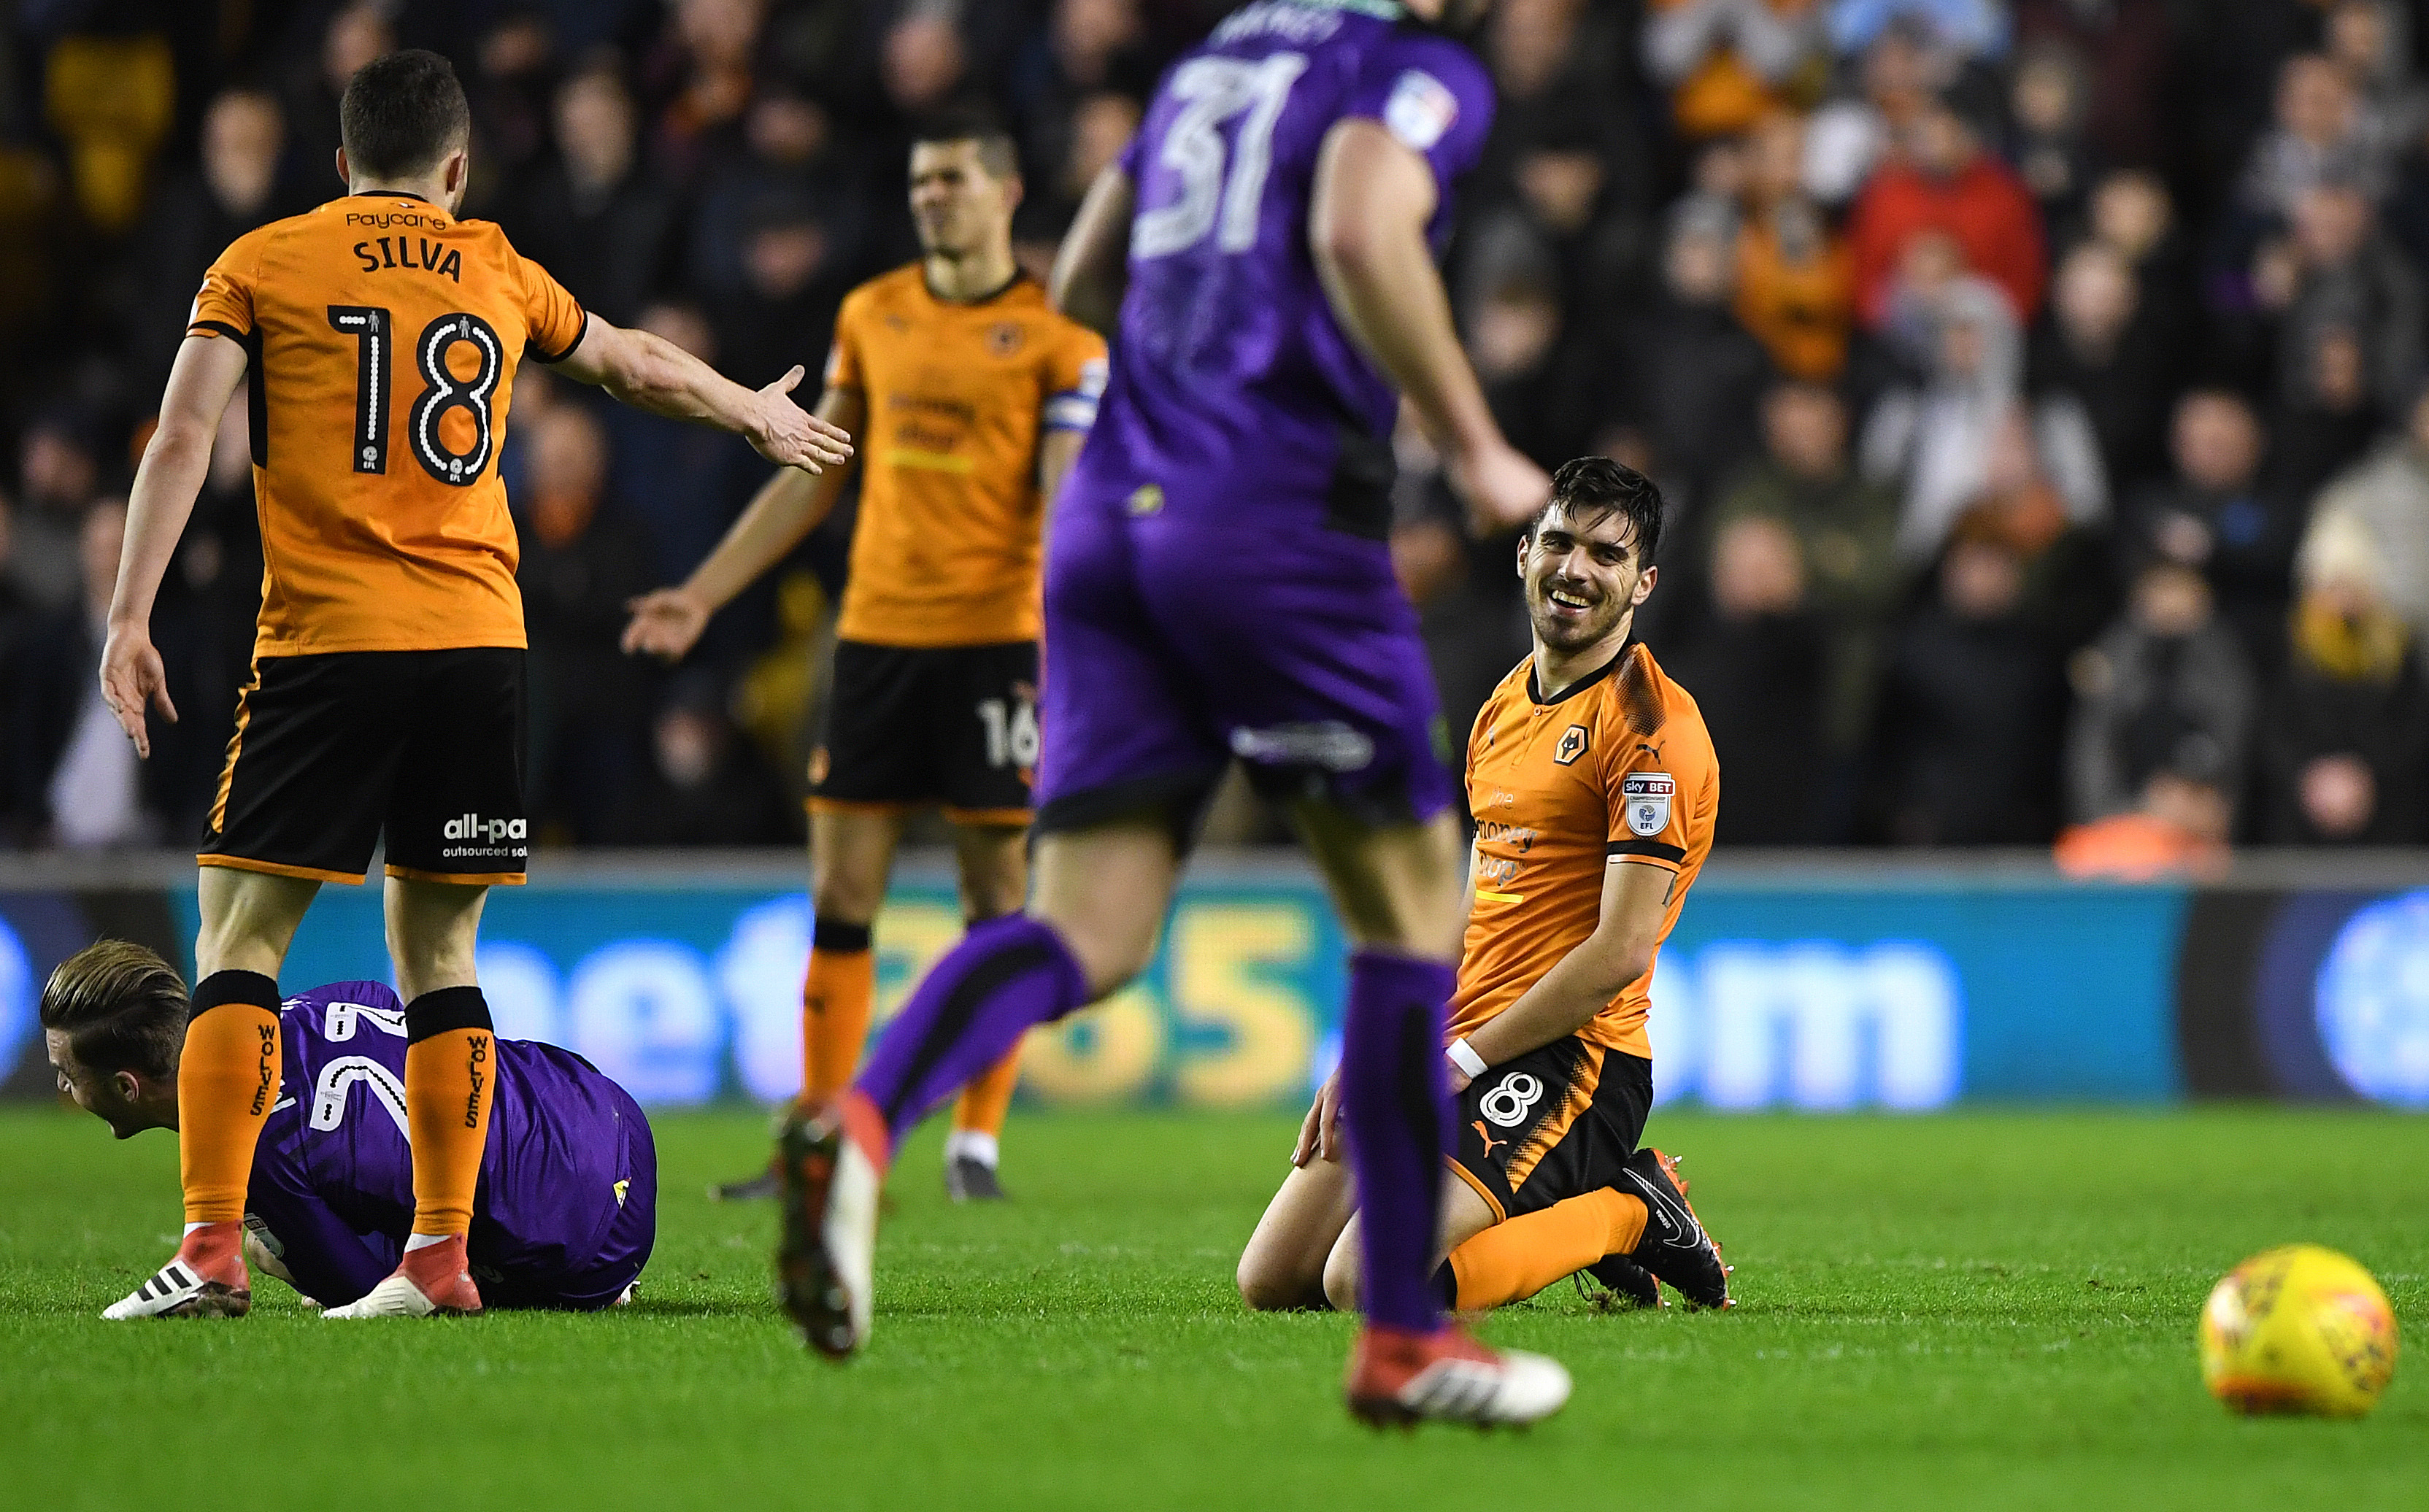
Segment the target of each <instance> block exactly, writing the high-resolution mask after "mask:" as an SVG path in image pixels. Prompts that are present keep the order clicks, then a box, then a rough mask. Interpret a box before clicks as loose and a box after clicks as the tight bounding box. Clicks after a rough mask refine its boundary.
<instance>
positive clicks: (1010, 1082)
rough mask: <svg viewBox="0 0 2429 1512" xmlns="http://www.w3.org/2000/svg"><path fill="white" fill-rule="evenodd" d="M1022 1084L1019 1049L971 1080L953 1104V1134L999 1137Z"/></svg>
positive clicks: (1016, 1047)
mask: <svg viewBox="0 0 2429 1512" xmlns="http://www.w3.org/2000/svg"><path fill="white" fill-rule="evenodd" d="M1019 1085H1020V1046H1018V1045H1014V1046H1013V1047H1012V1051H1011V1053H1010V1054H1008V1055H1006V1056H1005V1057H1004V1058H1003V1059H1002V1060H999V1061H997V1062H996V1063H995V1064H994V1065H991V1066H989V1067H987V1069H986V1070H985V1071H984V1072H983V1073H982V1074H981V1075H979V1076H974V1077H972V1078H971V1079H970V1083H969V1085H968V1086H967V1087H964V1088H963V1089H962V1095H961V1097H960V1099H959V1100H958V1101H956V1102H955V1103H954V1104H953V1132H954V1133H956V1134H968V1133H979V1134H986V1135H991V1136H992V1135H1000V1134H1001V1133H1002V1132H1003V1115H1004V1114H1005V1113H1007V1112H1009V1111H1010V1110H1011V1109H1012V1090H1013V1089H1014V1088H1015V1087H1017V1086H1019Z"/></svg>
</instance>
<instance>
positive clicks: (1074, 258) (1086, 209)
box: [1048, 163, 1138, 337]
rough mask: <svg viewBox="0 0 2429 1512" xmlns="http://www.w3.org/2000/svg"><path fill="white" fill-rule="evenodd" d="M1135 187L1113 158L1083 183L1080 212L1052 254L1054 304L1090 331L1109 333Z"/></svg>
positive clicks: (1123, 283)
mask: <svg viewBox="0 0 2429 1512" xmlns="http://www.w3.org/2000/svg"><path fill="white" fill-rule="evenodd" d="M1137 195H1138V191H1137V188H1136V186H1134V185H1133V184H1132V183H1131V176H1130V174H1128V173H1123V172H1122V169H1121V165H1120V164H1119V163H1112V164H1108V165H1107V166H1106V168H1105V170H1104V172H1102V173H1099V174H1098V175H1097V181H1096V182H1095V183H1094V184H1091V185H1089V186H1088V197H1087V198H1086V199H1084V200H1082V201H1081V202H1080V213H1079V214H1078V215H1077V216H1075V217H1073V218H1072V221H1071V229H1070V230H1069V231H1068V232H1066V233H1065V234H1064V237H1063V245H1062V248H1061V249H1060V250H1059V251H1057V252H1056V253H1055V254H1054V271H1053V273H1052V275H1051V276H1050V278H1049V283H1048V292H1049V295H1051V296H1052V298H1053V301H1054V307H1055V308H1056V309H1058V310H1061V311H1062V312H1063V313H1064V314H1066V315H1067V316H1069V317H1071V319H1073V320H1077V321H1079V322H1080V323H1081V324H1082V325H1084V326H1086V327H1088V328H1089V329H1090V330H1092V331H1095V332H1096V333H1098V334H1099V336H1108V337H1109V336H1112V335H1113V334H1114V321H1115V320H1116V319H1117V318H1119V316H1120V315H1121V311H1122V292H1123V290H1124V288H1126V287H1127V286H1128V284H1129V282H1130V255H1131V211H1132V208H1133V207H1134V202H1135V201H1136V199H1137Z"/></svg>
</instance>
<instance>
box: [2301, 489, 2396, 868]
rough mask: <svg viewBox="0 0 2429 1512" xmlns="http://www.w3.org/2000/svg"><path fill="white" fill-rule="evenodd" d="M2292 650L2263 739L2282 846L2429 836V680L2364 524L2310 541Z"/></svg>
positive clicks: (2382, 842) (2335, 528) (2334, 528)
mask: <svg viewBox="0 0 2429 1512" xmlns="http://www.w3.org/2000/svg"><path fill="white" fill-rule="evenodd" d="M2305 546H2306V550H2305V551H2304V554H2303V560H2302V566H2301V573H2302V583H2303V591H2302V597H2301V600H2300V601H2299V603H2298V605H2297V607H2296V610H2295V615H2294V621H2293V633H2292V637H2291V638H2292V642H2293V646H2292V654H2291V655H2290V657H2289V659H2288V662H2287V666H2286V670H2285V673H2284V675H2283V676H2282V677H2281V678H2280V679H2279V681H2278V684H2277V688H2276V692H2275V694H2274V695H2273V697H2272V698H2271V699H2270V704H2269V712H2268V718H2267V720H2266V722H2265V723H2264V724H2263V725H2262V729H2261V741H2260V776H2261V804H2260V833H2261V838H2262V839H2264V840H2267V841H2270V842H2272V843H2273V844H2278V845H2308V846H2320V845H2369V846H2404V845H2420V844H2421V843H2423V842H2425V841H2429V682H2424V681H2423V678H2422V674H2421V657H2420V652H2419V649H2418V648H2417V647H2416V646H2415V645H2414V644H2413V640H2412V633H2411V627H2410V626H2409V625H2407V624H2406V623H2405V622H2404V616H2402V615H2400V614H2398V613H2396V611H2395V609H2394V607H2393V606H2392V605H2391V604H2390V603H2389V602H2388V598H2387V592H2386V587H2385V575H2384V570H2383V568H2382V567H2381V565H2380V563H2379V561H2378V559H2377V557H2376V555H2375V545H2374V543H2373V541H2372V540H2371V536H2370V534H2369V533H2368V532H2367V531H2366V530H2363V529H2362V528H2360V526H2359V524H2358V522H2354V523H2351V524H2349V525H2331V526H2329V527H2328V528H2326V529H2324V530H2322V531H2320V532H2318V533H2316V534H2314V535H2313V536H2312V537H2311V539H2310V540H2309V541H2307V542H2306V543H2305Z"/></svg>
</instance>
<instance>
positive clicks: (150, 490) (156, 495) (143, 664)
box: [101, 336, 246, 757]
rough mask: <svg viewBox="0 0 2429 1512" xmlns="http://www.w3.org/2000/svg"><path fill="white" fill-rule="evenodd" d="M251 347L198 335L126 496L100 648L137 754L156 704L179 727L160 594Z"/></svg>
mask: <svg viewBox="0 0 2429 1512" xmlns="http://www.w3.org/2000/svg"><path fill="white" fill-rule="evenodd" d="M245 360H246V359H245V350H244V343H242V342H240V341H231V340H228V339H226V338H225V337H212V336H190V337H186V340H185V343H184V344H183V345H182V346H180V347H178V349H177V360H176V365H175V366H174V367H173V368H171V369H170V370H169V387H168V391H167V392H166V393H164V394H162V395H161V396H160V422H159V426H158V428H157V429H156V430H154V431H153V433H152V440H151V442H150V444H148V445H147V446H145V447H144V448H143V460H142V462H141V463H140V464H139V465H138V466H137V467H136V469H135V486H134V488H133V489H131V490H130V491H129V492H128V494H127V500H126V545H125V547H124V550H122V551H120V553H119V558H118V587H117V590H116V591H115V592H114V593H112V594H111V595H110V600H109V640H108V643H107V645H106V646H104V647H103V648H102V653H101V696H102V698H104V700H106V701H107V703H108V705H109V712H110V713H111V714H113V715H117V716H118V728H119V729H121V730H124V731H126V738H127V739H129V740H131V741H133V742H135V749H136V751H137V752H138V753H139V754H140V755H143V756H146V757H149V756H150V755H151V754H152V737H151V734H150V732H149V731H146V730H145V729H144V727H143V715H144V711H145V710H146V709H147V708H154V707H157V709H158V710H159V711H160V714H161V716H162V717H163V718H166V719H167V720H168V721H169V722H170V723H172V724H174V723H176V720H177V710H176V706H175V705H174V704H172V703H171V702H170V701H169V685H168V674H167V673H166V671H165V670H163V668H162V667H161V665H160V653H159V651H158V650H157V649H154V647H153V645H152V600H153V599H154V597H155V596H156V595H157V594H158V593H159V591H160V577H161V574H162V573H164V572H166V571H168V570H169V558H170V557H172V556H173V555H174V554H175V553H176V551H177V537H179V536H180V535H183V534H185V533H186V520H187V518H188V517H189V516H190V515H192V514H193V512H194V496H195V495H196V494H198V493H200V492H201V491H202V487H203V478H204V476H205V474H207V473H208V472H209V471H210V466H211V439H212V437H213V436H216V435H217V434H218V432H219V428H220V415H221V414H222V412H223V411H224V410H226V408H227V406H228V401H229V400H230V399H233V398H234V397H236V386H237V385H239V384H240V383H242V382H244V366H245Z"/></svg>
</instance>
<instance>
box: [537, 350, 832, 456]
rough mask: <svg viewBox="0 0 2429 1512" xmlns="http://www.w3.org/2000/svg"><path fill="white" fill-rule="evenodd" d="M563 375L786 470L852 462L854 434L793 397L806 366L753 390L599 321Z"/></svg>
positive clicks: (690, 358) (688, 357) (566, 363)
mask: <svg viewBox="0 0 2429 1512" xmlns="http://www.w3.org/2000/svg"><path fill="white" fill-rule="evenodd" d="M558 370H559V371H560V372H563V373H564V374H565V375H566V376H567V377H569V378H577V379H580V380H581V381H582V382H584V383H586V384H596V385H598V386H600V387H602V388H604V389H605V390H607V392H609V393H610V394H613V395H614V396H615V397H616V398H618V399H620V400H621V401H623V402H624V403H627V404H630V405H632V406H634V407H635V408H636V409H646V410H648V411H649V412H650V413H652V414H653V415H664V416H667V417H668V418H669V419H679V420H697V421H699V422H701V423H702V424H705V425H714V426H716V427H717V428H718V429H719V430H720V431H731V432H733V433H734V434H735V435H736V436H742V437H743V438H745V439H746V440H748V441H749V442H750V443H751V444H752V446H753V447H755V448H757V449H758V452H759V454H760V455H761V456H763V457H766V458H767V459H768V461H770V462H773V463H775V464H777V465H778V466H779V467H786V468H801V469H802V470H803V471H805V472H817V471H818V470H819V468H825V467H834V466H838V465H840V464H842V463H844V462H847V461H850V460H851V436H847V435H846V434H844V433H843V432H842V431H840V430H837V429H836V428H835V427H834V426H833V425H830V424H828V423H826V422H825V421H823V420H820V419H817V418H815V417H813V416H811V415H808V414H806V413H804V412H803V411H802V409H801V406H800V405H799V404H796V403H793V401H792V400H791V399H790V398H789V397H787V396H789V395H790V394H791V393H792V391H793V389H794V388H795V387H796V386H798V385H800V383H801V373H802V370H801V368H800V367H798V366H797V367H795V368H794V369H793V370H792V371H790V372H788V373H786V374H785V376H784V377H782V378H779V379H777V380H776V381H775V382H774V383H772V384H769V385H768V386H767V387H765V388H761V389H757V390H752V389H749V388H745V387H743V386H741V385H740V384H737V383H735V382H734V381H733V380H732V379H730V378H727V377H725V376H723V375H722V374H720V373H719V372H718V370H716V369H714V368H711V367H710V366H709V365H708V364H707V363H704V362H702V361H701V360H700V359H699V358H698V357H695V356H693V355H692V354H691V353H688V352H686V351H685V350H684V349H683V348H681V347H679V346H676V345H675V344H674V343H673V342H671V341H669V340H666V339H664V338H663V337H655V336H652V335H651V334H650V333H649V332H647V331H629V330H626V329H625V328H623V327H622V326H618V325H610V324H608V323H607V322H606V321H604V320H601V319H599V318H598V317H597V316H595V315H594V316H592V317H591V318H590V321H589V324H588V325H587V327H585V329H584V330H583V333H582V339H581V340H580V341H578V342H576V343H575V344H574V348H573V351H572V352H571V353H570V354H568V355H567V357H566V359H565V361H564V362H563V363H562V364H560V365H559V367H558Z"/></svg>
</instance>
